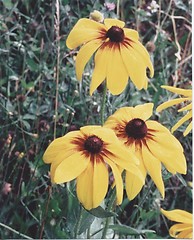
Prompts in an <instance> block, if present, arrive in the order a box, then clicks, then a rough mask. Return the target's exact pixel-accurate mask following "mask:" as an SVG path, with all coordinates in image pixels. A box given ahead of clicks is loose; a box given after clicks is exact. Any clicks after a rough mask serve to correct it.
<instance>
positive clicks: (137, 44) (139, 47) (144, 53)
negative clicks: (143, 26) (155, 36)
mask: <svg viewBox="0 0 194 240" xmlns="http://www.w3.org/2000/svg"><path fill="white" fill-rule="evenodd" d="M131 45H132V48H133V49H134V50H135V52H136V53H138V55H139V56H140V57H141V58H142V61H144V62H145V65H146V67H148V68H149V70H150V77H153V76H154V67H153V64H152V62H151V60H150V55H149V53H148V51H147V50H146V48H145V47H144V46H143V45H142V44H141V43H140V42H139V41H133V42H132V43H131ZM135 52H134V53H135Z"/></svg>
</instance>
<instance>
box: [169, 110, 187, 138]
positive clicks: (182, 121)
mask: <svg viewBox="0 0 194 240" xmlns="http://www.w3.org/2000/svg"><path fill="white" fill-rule="evenodd" d="M190 118H192V112H189V113H187V114H186V115H185V116H184V117H182V118H181V119H180V120H179V121H178V122H177V123H176V124H175V125H174V126H173V127H172V129H171V131H172V133H173V132H174V131H175V130H176V129H177V128H179V127H180V126H181V125H182V124H183V123H184V122H186V121H187V120H189V119H190Z"/></svg>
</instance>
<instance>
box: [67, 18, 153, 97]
mask: <svg viewBox="0 0 194 240" xmlns="http://www.w3.org/2000/svg"><path fill="white" fill-rule="evenodd" d="M124 25H125V23H124V22H122V21H120V20H117V19H105V20H104V24H102V23H99V22H96V21H93V20H91V19H86V18H83V19H80V20H79V21H78V22H77V23H76V25H75V26H74V27H73V29H72V31H71V32H70V34H69V36H68V37H67V42H66V44H67V47H68V48H70V49H74V48H77V47H78V46H80V45H82V44H83V46H82V47H81V49H80V51H79V53H78V55H77V57H76V75H77V78H78V80H81V79H82V73H83V71H84V68H85V65H86V63H87V62H88V61H89V59H90V58H91V56H92V55H93V54H94V53H95V52H96V54H95V67H94V71H93V75H92V81H91V85H90V94H91V95H92V93H93V92H94V91H95V89H96V88H97V87H98V86H99V85H100V84H101V83H102V82H103V81H104V80H105V79H106V81H107V87H108V89H109V90H110V92H111V93H112V94H120V93H121V92H122V91H123V90H124V89H125V87H126V85H127V83H128V78H129V77H130V78H131V80H132V81H133V83H134V84H135V86H136V87H137V88H138V89H142V88H147V82H148V79H147V76H146V68H147V67H148V68H149V70H150V77H152V76H153V74H154V69H153V66H152V63H151V60H150V57H149V54H148V52H147V50H146V49H145V48H144V46H143V45H142V44H141V43H140V42H139V40H138V39H139V35H138V32H137V31H135V30H132V29H127V28H124Z"/></svg>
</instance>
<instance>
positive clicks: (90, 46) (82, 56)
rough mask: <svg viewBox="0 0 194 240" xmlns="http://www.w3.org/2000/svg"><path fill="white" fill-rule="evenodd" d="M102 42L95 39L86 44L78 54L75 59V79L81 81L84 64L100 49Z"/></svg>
mask: <svg viewBox="0 0 194 240" xmlns="http://www.w3.org/2000/svg"><path fill="white" fill-rule="evenodd" d="M101 44H102V41H101V40H100V39H95V40H93V41H90V42H88V43H86V44H85V45H84V46H83V47H82V48H81V49H80V50H79V52H78V55H77V57H76V75H77V79H78V80H81V79H82V73H83V71H84V68H85V65H86V63H87V62H88V61H89V59H90V58H91V56H92V55H93V53H94V52H95V51H96V50H97V49H98V48H99V47H100V45H101Z"/></svg>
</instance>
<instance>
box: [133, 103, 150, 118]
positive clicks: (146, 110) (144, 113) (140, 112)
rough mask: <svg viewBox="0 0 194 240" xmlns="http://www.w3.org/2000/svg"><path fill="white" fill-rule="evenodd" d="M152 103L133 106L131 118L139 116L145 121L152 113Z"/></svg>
mask: <svg viewBox="0 0 194 240" xmlns="http://www.w3.org/2000/svg"><path fill="white" fill-rule="evenodd" d="M153 107H154V104H153V103H145V104H142V105H138V106H136V107H134V108H133V110H132V111H133V118H140V119H142V120H144V121H146V120H147V119H148V118H150V117H151V116H152V113H153Z"/></svg>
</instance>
